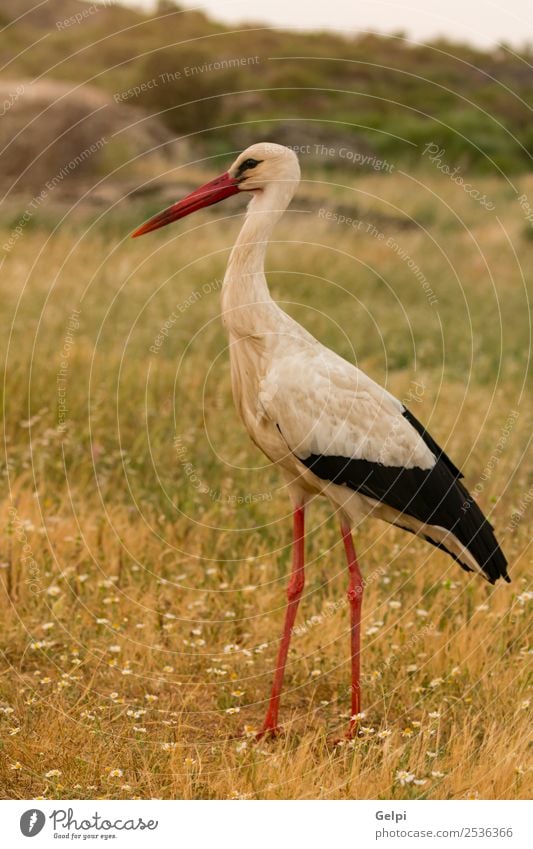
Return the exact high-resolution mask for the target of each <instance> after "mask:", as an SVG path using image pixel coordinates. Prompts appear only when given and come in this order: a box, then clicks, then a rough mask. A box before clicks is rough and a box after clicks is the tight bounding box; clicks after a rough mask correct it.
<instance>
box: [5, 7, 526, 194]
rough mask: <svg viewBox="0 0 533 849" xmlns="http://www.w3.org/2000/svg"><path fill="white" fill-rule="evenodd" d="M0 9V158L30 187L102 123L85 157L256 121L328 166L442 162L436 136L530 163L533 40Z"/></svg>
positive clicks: (450, 150)
mask: <svg viewBox="0 0 533 849" xmlns="http://www.w3.org/2000/svg"><path fill="white" fill-rule="evenodd" d="M34 7H35V8H34ZM0 25H1V26H2V27H3V29H2V31H1V32H0V60H1V62H0V65H1V67H2V71H1V73H0V86H1V87H0V91H1V100H2V102H3V105H2V103H0V112H1V113H2V118H3V121H2V125H3V126H2V129H1V136H2V140H3V142H4V145H5V144H6V140H8V139H10V138H13V136H15V135H17V134H18V133H19V132H21V135H20V136H19V135H17V139H18V142H17V140H15V142H13V143H12V144H11V145H10V147H9V150H8V151H7V152H6V151H4V152H3V153H2V157H3V159H2V161H1V162H0V165H1V170H2V174H3V179H6V178H9V180H10V182H12V180H13V177H14V175H15V176H16V175H18V174H20V173H21V172H24V174H25V176H24V177H23V178H21V180H20V182H19V188H24V186H25V185H26V186H27V187H28V188H29V187H30V186H31V185H33V186H36V185H38V183H39V180H40V179H41V171H43V170H44V171H45V172H46V173H48V174H50V173H54V168H55V167H56V164H58V163H59V160H61V162H64V160H65V150H64V147H65V145H66V144H67V146H68V144H70V146H71V147H73V148H76V149H77V150H79V149H80V146H81V149H85V148H86V147H87V146H89V145H91V144H93V143H94V139H93V136H95V133H96V137H99V136H100V135H102V134H103V132H104V131H103V130H102V127H103V128H104V130H105V131H106V133H107V136H106V138H107V137H109V134H110V133H111V136H112V138H113V144H112V145H109V144H106V146H105V150H102V151H97V152H96V153H97V155H95V156H94V157H92V156H91V157H90V158H88V160H89V161H87V163H86V170H87V171H90V170H91V169H93V171H96V173H97V174H99V173H109V171H110V170H111V171H112V170H113V169H114V168H120V166H121V165H122V164H123V163H124V162H127V161H129V160H130V159H132V158H133V159H135V157H139V155H140V154H142V153H144V152H145V151H153V150H156V151H158V153H159V154H161V155H163V156H165V157H168V156H169V155H172V156H173V157H174V161H175V150H176V149H175V148H174V149H173V148H172V143H173V140H175V139H180V138H183V137H185V136H189V135H190V134H195V138H194V147H195V150H199V151H200V153H201V152H202V151H203V152H204V153H205V154H206V155H209V154H216V153H223V152H227V151H230V150H235V149H237V148H241V147H243V146H245V145H246V144H248V143H249V142H251V141H253V140H257V139H258V138H259V137H260V138H263V139H271V140H276V141H281V142H282V143H285V144H290V145H297V146H299V147H300V148H301V152H302V153H303V154H304V155H307V156H308V157H309V160H310V163H311V164H313V165H319V166H320V167H324V168H330V169H331V168H335V167H346V165H349V164H350V161H351V162H352V163H353V162H354V161H357V164H359V165H361V166H362V167H363V168H364V167H365V163H367V164H368V165H369V167H373V166H372V163H373V162H375V159H376V158H381V159H385V160H386V161H387V162H389V163H393V164H394V165H395V166H396V167H402V166H403V167H406V166H409V167H413V166H417V165H423V166H425V167H432V166H431V165H429V164H428V162H427V159H428V158H427V156H424V150H425V148H426V146H427V145H428V144H431V145H433V146H434V149H439V148H440V149H441V150H442V151H443V153H442V157H443V158H444V160H445V161H446V163H449V164H450V166H451V167H460V168H461V169H462V170H469V169H470V170H476V171H478V172H484V173H490V174H498V173H501V172H505V173H516V172H521V171H525V170H528V169H529V168H530V163H531V155H532V153H533V123H532V122H531V104H532V103H533V70H532V67H531V64H530V63H531V61H532V60H533V52H531V50H528V51H524V52H523V54H522V55H518V54H516V53H513V52H512V51H511V50H510V49H508V48H506V47H504V46H500V47H498V48H497V49H495V50H494V51H492V52H483V51H480V50H478V49H474V48H472V47H469V46H466V45H458V44H450V43H446V42H436V43H433V44H431V45H424V46H413V45H410V44H408V43H407V42H406V41H405V40H404V39H403V38H402V37H401V36H400V35H398V36H391V37H382V36H375V35H360V36H357V37H355V38H348V37H346V38H343V37H342V36H340V35H334V34H330V33H309V34H305V33H295V32H283V31H275V30H272V29H269V28H268V27H264V26H259V25H253V24H249V25H245V26H242V27H241V28H240V30H239V31H233V30H230V29H229V28H227V27H225V26H223V25H221V24H219V23H217V22H215V21H213V20H209V19H208V18H207V17H206V16H205V15H203V14H202V13H200V12H196V11H184V10H181V9H180V8H179V7H178V6H177V5H175V4H173V3H172V2H169V0H165V2H161V3H160V4H159V7H158V10H157V12H155V13H153V14H151V15H150V14H142V13H141V12H138V11H135V10H133V9H130V8H126V7H124V6H118V5H113V4H111V3H109V4H105V5H97V4H95V3H89V2H87V3H86V2H82V0H48V2H46V3H41V4H35V2H34V0H3V3H2V6H1V7H0ZM30 81H33V82H30ZM45 83H46V84H48V86H50V84H51V83H54V84H56V86H59V87H56V88H55V89H52V88H50V87H48V88H46V89H45V88H43V86H44V84H45ZM21 86H22V89H23V90H22V91H21ZM37 86H39V87H40V88H39V89H38V91H39V94H38V96H37V95H35V93H34V92H33V89H34V88H36V87H37ZM80 86H81V87H80ZM36 90H37V89H36ZM69 90H72V93H71V94H70V95H68V91H69ZM45 91H46V92H47V95H45ZM99 92H100V95H99V96H100V102H99V104H96V105H95V98H96V99H97V96H98V93H99ZM47 98H48V102H45V101H46V100H47ZM93 113H95V114H96V115H97V117H94V114H93ZM37 116H38V122H37V123H34V122H33V121H32V118H35V119H37ZM28 124H29V126H30V127H31V129H30V130H28V129H27V127H28ZM74 125H75V127H76V130H75V131H74V129H70V128H71V127H74ZM23 127H26V129H25V130H22V128H23ZM126 127H136V128H137V129H136V130H132V131H131V132H130V133H129V135H128V133H127V132H125V128H126ZM221 127H223V129H221ZM84 134H86V137H85V135H84ZM69 139H70V142H69ZM43 140H45V141H46V144H45V145H43ZM43 147H44V148H45V150H43ZM185 147H186V146H185ZM342 149H346V150H349V151H350V152H351V153H350V154H349V155H345V156H344V160H348V161H344V162H343V161H342V159H343V157H342V154H340V151H341V150H342ZM350 156H351V160H350ZM34 160H38V162H37V164H35V163H34ZM56 161H57V162H56ZM39 163H40V164H39ZM30 164H31V167H27V166H30ZM433 167H434V166H433ZM80 173H81V172H80ZM32 175H33V176H32Z"/></svg>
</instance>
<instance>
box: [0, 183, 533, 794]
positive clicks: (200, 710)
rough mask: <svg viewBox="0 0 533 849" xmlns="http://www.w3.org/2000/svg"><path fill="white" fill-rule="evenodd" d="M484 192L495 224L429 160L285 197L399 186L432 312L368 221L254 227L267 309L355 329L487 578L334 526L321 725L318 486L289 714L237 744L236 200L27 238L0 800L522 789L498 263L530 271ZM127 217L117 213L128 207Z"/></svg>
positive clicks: (244, 588) (275, 608)
mask: <svg viewBox="0 0 533 849" xmlns="http://www.w3.org/2000/svg"><path fill="white" fill-rule="evenodd" d="M352 182H353V181H352ZM483 186H484V188H485V190H486V191H487V192H490V193H491V195H492V196H494V197H495V198H496V201H497V212H498V216H499V218H500V220H501V222H502V223H501V224H500V223H499V222H498V220H497V219H496V218H495V216H494V215H492V216H491V215H489V214H488V213H486V212H485V211H483V210H481V211H480V209H479V206H478V205H476V204H475V202H473V201H470V200H469V199H467V198H466V197H465V196H464V193H462V192H461V190H460V189H458V188H457V187H454V186H453V184H451V183H449V182H448V181H446V180H444V179H441V180H437V179H434V180H433V179H432V180H429V181H428V180H426V183H425V185H424V186H418V187H417V186H416V184H415V182H414V181H413V178H411V177H407V176H402V175H400V174H395V175H393V176H392V177H384V176H382V177H372V178H366V179H362V180H361V181H360V182H359V183H357V192H353V191H351V192H350V191H348V190H344V191H342V190H341V189H336V188H335V187H330V189H328V188H326V187H325V186H324V185H321V184H320V183H315V184H313V185H310V186H308V187H307V195H308V200H309V201H312V200H313V199H314V201H315V202H316V203H317V204H318V205H324V206H327V207H328V208H332V209H335V208H336V206H335V205H336V204H338V203H339V202H340V201H341V200H342V204H343V206H346V205H350V204H352V206H353V208H354V209H357V213H356V214H357V215H358V216H359V217H361V218H363V217H364V218H365V220H369V221H370V220H373V219H372V216H373V215H376V216H378V215H379V214H380V213H381V215H385V214H386V215H388V216H391V215H392V214H393V207H392V206H391V204H396V205H397V206H400V207H401V208H402V209H403V210H404V211H407V212H408V213H409V214H411V215H413V216H414V217H415V218H417V219H418V220H419V221H421V222H422V223H423V225H424V227H426V228H427V232H425V231H424V230H421V229H419V228H418V229H416V228H415V229H408V230H402V229H400V228H397V229H394V226H393V224H391V222H390V221H387V220H385V219H383V220H384V221H385V223H383V225H382V226H383V231H384V232H385V234H386V237H387V238H388V237H389V236H390V235H393V236H394V238H395V239H396V240H397V242H398V243H399V244H401V247H402V248H403V249H405V251H406V252H407V254H408V256H409V257H412V258H413V260H414V261H415V262H416V263H417V264H418V266H419V267H420V268H421V269H422V270H423V272H424V274H425V276H426V277H427V279H428V280H430V281H431V286H432V288H433V290H434V291H435V293H436V295H437V298H438V303H437V304H436V305H433V306H432V305H431V304H429V303H428V300H427V299H426V298H425V296H424V293H423V291H422V289H421V287H420V284H419V282H418V281H417V280H416V278H415V277H414V276H413V273H412V270H409V268H408V267H407V265H406V262H403V261H401V260H399V259H398V256H397V254H395V253H394V252H391V250H390V247H387V245H386V242H385V241H384V240H379V239H378V238H376V237H374V236H370V235H368V234H365V233H361V232H355V231H354V230H353V228H348V227H341V226H340V225H336V226H335V225H332V224H329V225H328V224H325V223H324V222H323V221H321V220H320V219H319V218H318V217H317V215H316V213H313V212H310V211H309V207H308V208H306V211H305V212H302V213H298V212H295V213H292V218H291V219H290V225H289V223H288V222H287V223H286V225H285V227H283V226H281V227H280V228H279V230H278V232H277V237H278V239H290V240H292V243H288V244H287V243H284V244H281V243H279V244H275V245H273V246H272V251H271V253H270V257H269V269H270V280H271V284H272V289H273V291H274V294H275V296H276V297H277V298H278V299H279V300H280V301H284V302H288V303H286V306H287V309H289V310H290V311H291V312H293V314H294V315H296V316H297V317H298V318H299V319H300V320H301V321H302V322H303V323H304V324H305V325H306V326H307V327H308V328H309V329H310V330H311V331H312V332H314V333H315V334H316V335H317V336H318V337H319V338H320V339H321V340H323V341H325V342H326V343H327V344H330V345H332V346H333V347H335V349H336V350H338V351H339V352H340V353H342V354H343V355H345V356H347V357H349V358H353V357H354V356H355V354H354V353H353V351H352V346H353V350H354V351H355V352H357V358H358V363H359V364H360V365H361V366H362V367H363V368H366V369H367V370H368V371H369V372H370V373H371V374H372V375H373V376H374V377H376V378H377V379H378V380H381V381H382V382H383V381H385V382H386V383H387V386H388V387H389V388H390V389H391V390H392V391H393V392H395V393H396V394H397V395H398V396H399V397H401V398H404V399H411V400H410V406H411V407H412V408H413V410H414V412H415V413H416V414H417V415H418V416H419V417H420V418H421V419H422V420H423V421H425V422H429V425H430V428H431V430H432V431H433V432H434V435H435V436H436V437H437V438H438V439H439V440H440V441H441V442H442V443H445V444H446V448H447V450H449V452H450V453H451V454H452V456H453V457H454V458H455V459H456V461H457V462H459V463H461V464H462V465H463V467H464V469H465V471H466V479H467V483H468V484H469V486H470V487H471V488H472V489H474V488H476V486H477V490H476V491H477V496H478V499H479V502H480V503H481V505H482V506H483V508H484V509H485V510H487V511H492V513H491V515H492V520H493V523H494V524H495V526H496V528H497V531H498V535H499V537H500V538H501V540H502V544H503V547H504V549H505V552H506V554H507V556H508V559H509V561H510V572H511V575H512V578H513V583H512V584H511V585H510V586H507V585H498V586H497V587H494V588H492V587H489V586H488V585H485V584H483V583H482V582H481V581H480V580H479V579H478V578H476V577H474V576H471V575H467V574H465V573H463V572H461V570H460V569H459V568H458V567H457V566H456V565H455V564H454V563H453V562H452V561H451V560H449V559H447V558H446V557H445V556H444V555H442V554H441V553H439V552H438V551H435V550H433V549H431V548H430V547H429V546H427V545H426V544H425V543H423V542H422V541H420V540H416V539H412V538H411V537H409V536H408V535H405V534H402V533H401V532H400V531H396V530H394V529H391V528H388V527H385V526H383V525H381V524H378V523H373V522H368V523H367V524H365V525H364V527H363V528H361V529H360V530H358V531H357V534H356V543H357V547H358V551H359V556H360V560H361V563H362V567H363V571H364V573H365V577H366V580H367V589H366V594H365V600H364V607H363V613H364V623H363V633H364V643H363V672H364V691H363V698H364V709H365V712H366V717H365V719H364V722H363V726H364V728H365V729H366V730H363V731H362V734H361V736H360V737H359V738H358V739H357V740H356V741H355V742H354V744H353V745H352V744H347V743H345V744H344V745H341V746H336V745H334V743H333V742H332V741H333V740H334V739H335V738H336V737H338V736H339V734H340V733H341V731H342V729H343V728H344V727H345V725H346V722H347V713H348V711H349V660H348V646H349V640H348V616H347V609H346V604H345V601H344V600H345V589H346V575H345V569H344V558H343V552H342V546H341V545H340V544H339V540H338V535H337V530H336V524H335V521H334V517H332V516H331V511H330V509H329V507H328V505H327V504H319V503H317V504H315V505H313V507H312V509H311V510H310V511H309V521H308V526H307V530H308V538H307V553H308V569H307V584H306V590H305V594H304V598H303V601H302V605H301V609H300V614H299V619H298V628H297V630H296V633H295V635H294V639H293V649H292V654H291V656H290V664H289V667H288V670H287V677H286V686H285V691H284V698H283V702H282V721H283V724H284V727H285V729H286V734H285V735H284V736H283V737H281V738H280V739H277V740H273V741H263V742H261V743H260V744H255V743H253V742H252V738H251V733H252V730H253V729H254V728H257V727H258V726H259V725H260V722H261V719H262V715H263V713H264V710H265V700H266V698H267V696H268V693H269V689H270V679H271V674H272V668H273V665H274V662H275V656H276V648H277V639H278V632H279V630H280V628H281V622H282V617H283V605H284V599H285V595H284V587H285V582H286V575H287V570H288V565H289V558H290V551H289V548H288V543H289V538H290V519H289V507H288V501H287V499H286V495H285V493H284V491H283V488H282V487H281V485H280V480H279V478H278V476H277V474H276V472H275V470H273V469H271V468H270V467H269V466H268V465H266V464H265V462H264V460H263V458H262V457H261V456H260V455H259V454H258V453H257V452H256V451H255V449H254V448H253V447H252V446H251V445H249V443H248V441H247V439H246V438H245V436H244V434H243V430H242V428H241V427H240V425H239V424H238V423H237V420H236V415H235V413H234V411H233V407H232V402H231V397H230V386H229V375H228V365H227V353H226V351H225V339H224V335H223V332H222V329H221V327H220V322H219V320H218V292H217V289H218V283H217V282H216V281H218V280H220V278H221V276H222V274H223V268H224V262H225V258H226V256H227V248H228V246H230V245H231V242H232V240H233V237H234V234H235V230H236V228H237V226H238V220H236V219H232V220H231V221H229V222H222V221H218V222H217V221H215V220H214V219H213V218H211V217H209V216H207V215H206V216H205V217H198V219H196V220H193V219H191V224H190V227H191V228H193V232H192V233H191V235H189V236H185V235H183V234H184V233H185V232H186V228H185V227H183V226H181V225H179V226H177V227H176V228H175V229H174V231H173V233H171V232H170V230H168V231H165V232H164V233H162V234H158V235H157V236H155V237H154V238H151V239H150V240H148V238H147V239H146V240H139V241H138V242H136V243H131V242H129V241H127V240H125V236H126V234H127V229H128V225H129V223H130V222H129V219H128V222H127V223H124V226H123V229H122V230H120V227H121V226H122V224H120V223H119V224H117V221H119V222H120V221H122V219H121V216H120V214H119V212H118V211H117V210H115V211H110V213H109V214H108V215H107V216H106V218H105V223H102V222H99V223H97V224H95V226H94V227H91V226H90V222H89V223H87V221H85V222H84V221H83V220H82V219H80V218H77V219H76V218H74V219H73V221H72V223H70V224H69V223H68V222H67V224H66V225H65V226H64V227H63V228H62V230H61V232H58V233H50V227H49V226H48V227H45V226H44V224H43V226H41V227H33V228H31V229H30V228H28V229H27V231H26V232H24V234H23V236H22V238H21V239H20V240H19V243H18V244H17V246H16V249H14V250H13V251H12V252H10V253H9V254H8V255H7V257H6V260H5V264H4V268H3V284H2V285H3V293H2V297H3V302H4V310H3V312H4V316H5V324H6V327H5V331H4V333H5V336H4V338H6V339H8V338H9V342H8V347H9V349H8V351H7V353H6V372H5V400H4V404H5V437H6V443H5V446H6V465H5V478H6V480H7V483H8V488H7V490H6V495H5V498H4V499H3V502H2V505H1V512H0V515H1V521H2V527H3V529H4V535H3V541H2V552H1V556H0V559H1V560H2V566H3V568H2V570H1V573H0V574H1V578H2V596H1V606H2V609H1V612H0V613H1V615H0V621H1V642H2V647H3V669H2V676H1V679H0V688H1V689H0V706H1V707H2V712H1V713H0V735H1V740H2V747H3V757H2V759H1V761H0V769H1V773H2V774H1V779H0V780H1V783H2V784H1V786H2V796H3V797H4V798H24V797H32V796H49V797H54V798H56V797H58V798H65V799H67V798H80V797H82V798H107V797H110V798H115V797H118V798H132V797H138V798H149V797H162V798H228V797H229V798H232V797H245V798H297V799H305V798H395V799H399V798H470V797H479V798H516V797H527V796H528V795H529V794H530V793H531V781H530V774H531V773H530V772H529V761H528V753H527V740H528V732H529V728H530V722H531V713H530V710H529V702H528V699H529V690H528V685H529V682H528V678H527V674H528V661H529V659H530V656H531V653H530V649H529V644H528V631H527V623H528V620H527V609H528V597H529V593H528V587H529V584H528V583H527V567H528V559H527V551H528V544H529V534H528V527H527V525H528V517H529V515H530V514H528V511H529V510H530V506H531V497H530V494H531V490H530V489H528V487H530V486H531V481H530V480H528V477H527V469H526V467H525V465H524V451H525V448H526V446H527V443H528V440H529V431H530V418H529V417H528V411H527V409H526V405H525V400H524V393H523V380H524V372H525V368H526V361H527V357H528V344H529V341H528V321H527V301H526V298H525V295H524V288H523V277H522V275H523V276H524V277H525V279H527V278H528V275H529V276H531V273H532V271H533V267H532V266H533V262H532V259H531V243H530V242H529V240H528V239H526V238H525V236H524V227H525V225H524V223H523V221H522V219H521V217H520V210H519V208H518V207H517V205H516V203H513V202H512V201H511V200H510V198H509V192H508V189H507V187H506V186H505V185H503V184H500V183H498V182H494V181H492V182H490V183H489V182H485V183H483ZM432 192H436V193H437V196H438V197H442V198H444V199H445V200H446V202H447V203H449V204H450V205H451V206H452V209H455V210H456V211H457V212H458V213H459V214H460V216H461V217H462V218H463V220H464V221H465V222H466V223H465V226H463V225H462V224H461V223H460V222H458V221H457V219H456V218H455V216H454V214H453V213H452V212H451V211H450V210H449V209H448V208H447V207H446V206H444V205H443V204H442V203H441V202H440V201H439V200H436V199H435V195H434V194H432ZM372 195H374V197H372ZM295 208H296V209H298V208H299V207H298V202H297V201H296V202H295ZM144 213H145V210H144V211H143V210H140V209H137V210H134V211H133V212H132V213H129V215H130V216H131V219H132V221H131V223H133V222H134V221H135V222H136V221H137V220H142V218H143V215H144ZM394 214H396V213H394ZM14 219H15V220H16V215H15V214H14ZM376 220H377V219H376ZM286 221H287V219H286ZM106 226H107V227H108V228H111V229H110V230H109V229H108V230H107V232H106ZM5 234H6V237H7V236H8V235H9V229H8V228H5ZM172 236H173V237H174V238H171V237H172ZM123 237H124V241H122V239H123ZM302 242H305V243H308V244H307V247H306V248H305V249H304V248H302V247H301V243H302ZM154 250H156V251H157V255H151V254H152V251H154ZM340 251H344V252H346V253H341V252H340ZM515 252H516V254H517V256H518V259H517V258H516V257H515ZM347 254H349V255H347ZM379 275H381V276H379ZM493 280H494V283H495V289H493ZM204 287H205V288H204ZM197 292H199V293H200V294H199V296H198V297H196V295H195V293H197ZM19 298H20V300H19ZM74 310H77V311H79V315H78V318H77V319H76V321H79V327H74V326H73V325H74V324H76V321H74V322H73V323H72V315H73V311H74ZM173 313H174V314H175V320H174V321H173V322H172V323H171V325H170V326H169V328H168V331H169V332H168V336H167V337H165V338H164V340H163V341H162V343H161V345H159V346H156V349H157V353H153V352H150V346H154V340H155V339H156V337H157V335H158V333H159V332H160V329H161V327H163V326H164V323H165V321H167V320H168V318H169V316H171V315H172V314H173ZM69 321H70V322H71V328H70V329H71V333H72V344H71V345H70V346H69V348H68V353H67V355H66V357H65V354H64V346H65V340H66V338H67V334H68V330H69ZM9 334H10V335H9ZM63 359H66V369H65V375H66V377H65V381H66V404H67V407H68V411H67V414H66V429H65V431H64V432H63V431H61V429H58V423H59V412H58V385H57V378H58V374H59V373H60V370H61V362H62V360H63ZM415 364H416V365H415ZM413 381H416V383H414V382H413ZM414 395H416V396H420V401H419V402H417V401H416V400H413V396H414ZM514 411H516V415H515V413H514ZM502 434H505V436H504V437H502ZM491 458H493V460H492V461H491ZM487 468H488V469H489V471H488V473H487ZM245 728H246V729H247V732H245V735H244V736H240V735H241V734H242V731H243V729H245ZM247 735H248V736H247ZM56 770H57V771H58V772H55V771H56Z"/></svg>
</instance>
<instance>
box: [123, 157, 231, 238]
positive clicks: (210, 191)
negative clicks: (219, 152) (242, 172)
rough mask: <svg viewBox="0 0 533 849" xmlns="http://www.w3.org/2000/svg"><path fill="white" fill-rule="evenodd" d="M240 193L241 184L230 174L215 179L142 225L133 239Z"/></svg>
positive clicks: (133, 234)
mask: <svg viewBox="0 0 533 849" xmlns="http://www.w3.org/2000/svg"><path fill="white" fill-rule="evenodd" d="M238 191H239V183H238V181H237V180H236V179H235V177H231V176H230V174H228V173H226V174H222V175H221V176H220V177H215V179H214V180H211V181H210V182H209V183H206V184H205V186H201V187H200V188H199V189H195V191H194V192H191V193H190V195H187V197H184V198H183V200H179V201H178V202H177V203H173V204H172V206H169V207H168V209H164V210H163V212H159V213H158V214H157V215H154V217H153V218H150V219H149V220H148V221H146V222H145V223H144V224H141V226H140V227H138V228H137V230H135V232H134V233H132V239H136V238H137V236H143V235H144V233H150V232H151V231H152V230H158V229H159V228H160V227H165V226H166V225H167V224H170V223H171V222H172V221H177V220H178V219H179V218H185V216H186V215H190V214H191V212H197V211H198V210H199V209H203V208H204V206H211V205H212V204H213V203H219V201H221V200H224V199H225V198H229V197H230V196H231V195H235V194H237V192H238Z"/></svg>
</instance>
